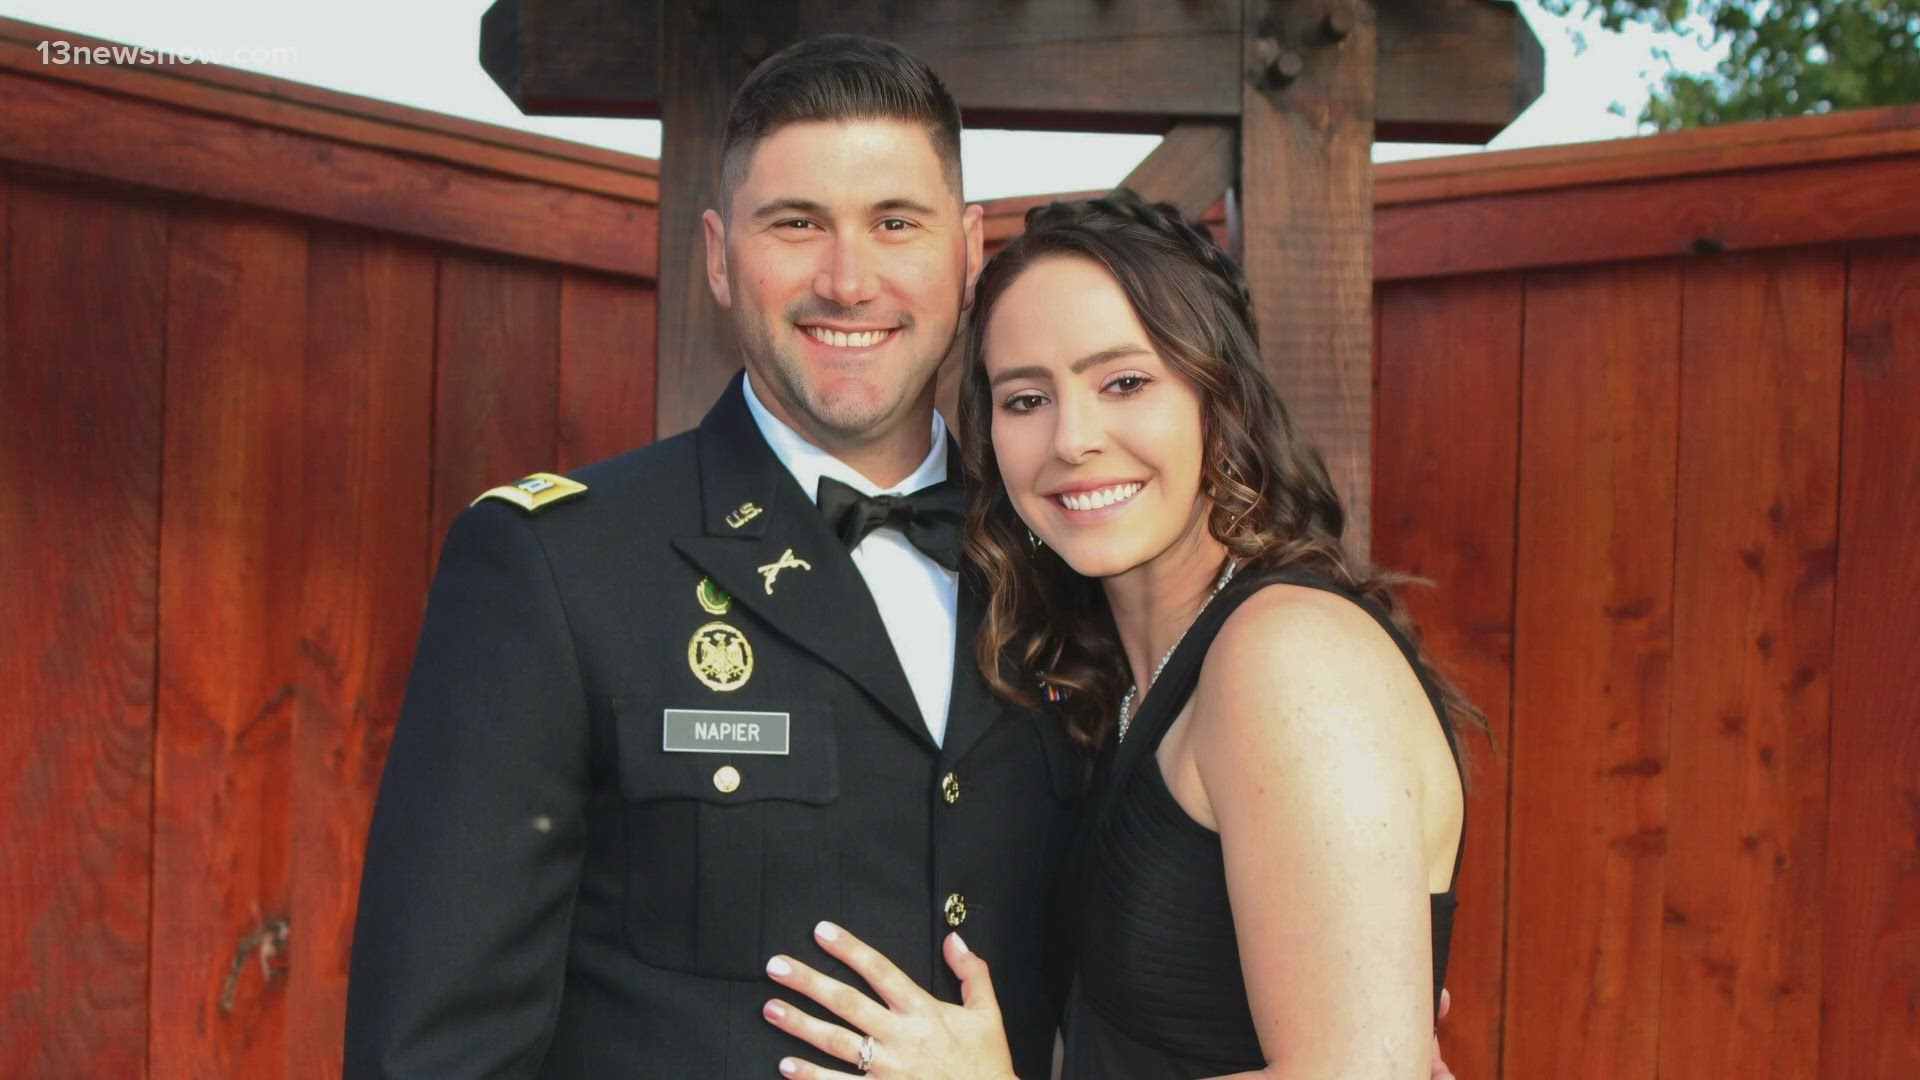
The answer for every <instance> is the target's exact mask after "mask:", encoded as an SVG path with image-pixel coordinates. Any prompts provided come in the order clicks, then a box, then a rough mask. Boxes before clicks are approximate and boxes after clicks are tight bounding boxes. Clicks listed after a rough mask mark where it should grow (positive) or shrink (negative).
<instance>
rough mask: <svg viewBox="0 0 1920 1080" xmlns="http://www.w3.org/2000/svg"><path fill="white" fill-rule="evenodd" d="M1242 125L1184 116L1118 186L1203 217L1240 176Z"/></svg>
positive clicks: (1197, 216) (1197, 218)
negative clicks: (1190, 118)
mask: <svg viewBox="0 0 1920 1080" xmlns="http://www.w3.org/2000/svg"><path fill="white" fill-rule="evenodd" d="M1238 129H1239V125H1237V124H1235V123H1234V122H1233V121H1231V120H1182V121H1181V122H1179V123H1177V124H1175V125H1173V127H1172V128H1170V129H1168V131H1167V134H1166V137H1164V138H1162V139H1161V140H1160V145H1159V146H1156V147H1154V148H1153V152H1152V153H1150V154H1148V155H1147V157H1146V160H1144V161H1142V162H1141V163H1140V164H1138V165H1135V166H1134V167H1133V171H1132V172H1130V173H1128V174H1127V178H1126V179H1125V180H1122V181H1120V185H1121V186H1122V187H1130V188H1132V189H1133V190H1135V191H1137V192H1139V193H1140V194H1142V195H1144V196H1146V197H1147V199H1148V200H1149V201H1152V202H1170V203H1172V204H1173V205H1175V206H1177V207H1179V208H1180V212H1181V213H1182V214H1185V215H1186V216H1187V217H1188V218H1189V219H1190V220H1193V221H1199V220H1201V219H1202V218H1204V217H1206V216H1207V211H1209V210H1211V209H1213V204H1214V203H1217V202H1219V201H1220V196H1222V195H1225V194H1226V193H1227V189H1229V188H1231V187H1233V183H1234V180H1235V179H1236V178H1237V177H1238V176H1239V175H1240V132H1239V130H1238Z"/></svg>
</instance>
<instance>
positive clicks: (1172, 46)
mask: <svg viewBox="0 0 1920 1080" xmlns="http://www.w3.org/2000/svg"><path fill="white" fill-rule="evenodd" d="M1266 2H1267V0H1245V6H1246V7H1247V8H1249V9H1252V8H1255V7H1259V6H1261V5H1263V4H1265V3H1266ZM1242 6H1243V5H1242V4H1241V3H1239V2H1235V0H1026V2H1013V3H994V4H981V3H978V2H976V0H921V2H918V3H901V2H900V0H831V2H828V0H799V2H795V3H784V4H776V3H752V4H742V3H738V2H728V0H691V2H687V0H679V2H673V3H664V4H663V3H662V0H497V2H496V3H495V4H494V5H493V7H492V8H491V9H489V10H488V11H487V13H486V15H485V16H484V17H483V18H482V20H481V27H480V54H481V65H482V66H483V67H485V68H486V70H487V72H488V73H489V74H490V75H492V76H493V79H494V81H495V82H497V83H499V84H500V87H501V89H503V90H505V91H506V93H507V96H508V97H510V98H512V99H513V101H514V102H515V103H516V104H517V105H519V107H520V109H521V111H523V112H526V113H529V114H533V115H565V116H628V117H657V116H659V115H661V87H662V85H664V83H663V81H662V74H663V68H662V64H663V62H664V61H663V59H662V57H663V45H664V44H665V43H666V42H667V41H669V40H670V39H668V38H667V37H665V36H664V35H663V34H662V33H661V28H662V24H661V22H660V19H661V16H662V13H663V12H664V11H667V10H670V9H683V8H684V9H687V13H688V14H690V15H691V16H692V18H693V20H694V21H695V22H696V23H700V22H705V23H717V22H722V21H727V22H734V23H736V24H737V25H738V27H739V30H740V39H741V40H740V41H739V43H738V46H737V48H739V49H742V50H744V51H745V52H747V53H748V54H755V53H757V54H758V56H764V55H766V53H767V52H769V51H770V50H772V49H774V48H778V47H779V46H781V45H784V44H786V43H787V41H788V40H789V39H788V38H787V37H786V36H785V35H784V34H783V33H782V32H781V31H780V27H781V26H789V27H794V28H797V29H798V30H799V31H800V32H802V33H805V34H809V35H811V34H823V33H830V32H835V31H844V32H852V33H863V34H871V35H873V36H875V37H882V38H886V39H888V40H890V41H896V42H899V43H900V44H901V45H904V46H906V47H907V48H909V49H911V50H913V52H914V53H915V54H917V55H919V56H921V57H923V58H925V59H926V60H927V62H928V63H930V64H932V65H933V67H934V69H935V70H936V71H938V72H940V74H941V76H942V77H943V78H945V79H946V80H947V83H948V85H949V86H950V87H951V88H952V89H953V92H954V97H955V99H956V100H958V101H959V102H960V105H961V109H962V111H963V112H964V113H965V115H966V121H967V124H968V126H970V127H1008V128H1025V129H1038V130H1062V131H1143V132H1155V133H1157V132H1162V131H1165V130H1166V129H1167V127H1168V124H1169V123H1170V122H1171V120H1172V119H1174V118H1180V117H1217V118H1219V117H1224V118H1231V117H1237V116H1239V115H1240V109H1241V106H1242V104H1243V98H1242V95H1241V91H1240V83H1241V71H1240V61H1241V54H1242V46H1241V21H1242V19H1241V11H1242ZM748 9H752V12H758V15H757V16H755V15H752V12H749V11H748ZM1378 9H1379V15H1378V27H1379V30H1378V47H1377V56H1378V69H1377V73H1376V78H1377V88H1378V89H1377V93H1376V95H1375V96H1376V100H1377V102H1378V107H1377V110H1376V122H1377V124H1378V136H1377V137H1378V138H1380V139H1385V140H1418V141H1438V142H1467V143H1473V142H1484V141H1486V140H1487V139H1488V138H1491V137H1492V136H1493V135H1494V134H1495V133H1497V132H1499V131H1500V130H1501V129H1503V128H1505V127H1506V126H1507V124H1509V123H1511V122H1512V120H1513V118H1514V117H1515V116H1518V115H1519V114H1520V111H1521V110H1522V109H1524V108H1526V107H1527V105H1528V104H1530V103H1531V102H1532V101H1533V100H1534V99H1535V98H1536V97H1538V96H1539V94H1540V90H1541V87H1542V85H1543V79H1544V62H1543V59H1542V56H1543V54H1542V52H1541V49H1540V43H1539V41H1538V40H1537V39H1535V38H1534V36H1533V33H1532V31H1531V30H1529V29H1528V27H1527V25H1526V23H1525V21H1524V20H1522V19H1521V18H1520V15H1519V13H1518V12H1517V11H1516V10H1515V9H1514V7H1513V5H1512V4H1510V3H1506V2H1504V0H1384V2H1382V3H1380V4H1379V5H1378ZM743 15H749V16H751V17H745V18H740V17H739V16H743ZM758 56H756V57H755V59H756V61H757V59H758Z"/></svg>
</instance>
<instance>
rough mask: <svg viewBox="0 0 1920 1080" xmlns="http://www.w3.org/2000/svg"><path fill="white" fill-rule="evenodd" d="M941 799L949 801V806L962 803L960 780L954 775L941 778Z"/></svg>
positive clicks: (950, 774)
mask: <svg viewBox="0 0 1920 1080" xmlns="http://www.w3.org/2000/svg"><path fill="white" fill-rule="evenodd" d="M940 797H941V798H942V799H945V800H946V801H947V805H948V806H952V805H953V804H954V803H957V802H959V801H960V778H959V777H957V776H955V775H953V774H952V773H948V774H947V775H945V776H943V777H941V778H940Z"/></svg>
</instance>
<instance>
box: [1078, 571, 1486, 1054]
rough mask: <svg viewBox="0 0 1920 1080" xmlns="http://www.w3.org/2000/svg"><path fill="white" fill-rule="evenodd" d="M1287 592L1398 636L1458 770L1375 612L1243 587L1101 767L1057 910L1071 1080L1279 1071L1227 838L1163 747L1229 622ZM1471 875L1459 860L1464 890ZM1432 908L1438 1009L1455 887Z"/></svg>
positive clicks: (1336, 589) (1231, 588) (1315, 580)
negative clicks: (1068, 963)
mask: <svg viewBox="0 0 1920 1080" xmlns="http://www.w3.org/2000/svg"><path fill="white" fill-rule="evenodd" d="M1275 582H1286V583H1290V584H1295V585H1303V586H1307V587H1310V588H1315V589H1322V590H1325V591H1327V592H1332V593H1335V594H1338V595H1340V596H1344V597H1346V598H1347V599H1348V600H1350V601H1352V602H1354V603H1356V604H1359V605H1360V607H1361V608H1363V609H1365V610H1366V611H1367V613H1368V614H1370V615H1372V616H1373V617H1374V619H1375V620H1377V621H1378V622H1379V623H1380V625H1381V626H1383V627H1384V628H1385V629H1386V631H1387V633H1388V634H1389V635H1390V636H1391V637H1392V638H1393V640H1394V643H1395V644H1397V645H1398V646H1399V647H1400V650H1401V652H1402V653H1403V654H1404V655H1406V657H1407V660H1408V663H1409V664H1411V665H1412V667H1413V669H1414V672H1415V673H1416V674H1417V675H1418V676H1419V678H1420V683H1421V686H1422V687H1423V688H1424V689H1425V690H1426V693H1427V698H1428V700H1429V702H1431V704H1432V706H1433V710H1434V714H1435V716H1436V718H1437V720H1438V722H1439V723H1440V725H1441V727H1442V729H1443V730H1445V732H1446V737H1447V745H1448V746H1449V748H1451V749H1452V750H1453V754H1454V761H1455V765H1456V767H1458V763H1459V756H1460V755H1459V746H1458V744H1457V742H1456V741H1455V733H1454V731H1453V729H1452V726H1451V725H1450V724H1449V723H1448V720H1447V713H1446V709H1445V708H1444V707H1443V706H1442V703H1441V697H1440V693H1439V690H1438V688H1437V687H1436V686H1435V685H1434V682H1433V680H1432V679H1431V678H1430V677H1429V676H1428V673H1427V672H1426V670H1425V669H1424V668H1423V667H1422V665H1421V664H1419V663H1418V662H1417V661H1416V659H1415V656H1416V654H1415V652H1414V650H1413V646H1412V644H1411V643H1410V642H1408V640H1407V639H1406V637H1405V635H1403V634H1402V633H1401V632H1400V630H1399V628H1398V627H1396V626H1394V625H1393V623H1392V622H1391V621H1390V620H1388V619H1387V618H1386V617H1385V615H1384V614H1383V613H1382V612H1381V611H1380V610H1379V609H1378V608H1377V607H1376V606H1375V605H1373V604H1372V603H1371V602H1369V601H1366V600H1364V599H1363V598H1361V597H1359V596H1356V595H1355V594H1353V593H1352V592H1350V591H1348V590H1346V589H1343V588H1341V587H1340V586H1338V585H1336V584H1335V583H1333V582H1332V581H1330V580H1329V579H1327V578H1325V577H1322V576H1320V575H1317V574H1310V573H1304V572H1301V571H1297V570H1288V571H1280V572H1277V573H1267V574H1260V575H1253V574H1248V575H1243V576H1242V577H1240V578H1236V579H1235V580H1233V581H1231V582H1230V583H1229V584H1228V586H1227V587H1226V588H1225V589H1223V590H1221V591H1220V593H1219V594H1218V595H1216V596H1215V597H1214V598H1213V599H1212V600H1211V601H1210V602H1209V603H1208V604H1207V606H1206V607H1205V608H1204V609H1203V610H1202V611H1201V613H1200V615H1199V617H1198V618H1196V619H1195V620H1194V623H1193V626H1192V628H1191V629H1189V630H1188V631H1187V635H1186V637H1185V638H1184V639H1183V640H1182V641H1181V642H1180V644H1179V645H1178V646H1177V647H1176V648H1175V649H1174V652H1173V654H1172V656H1171V657H1169V658H1168V660H1167V663H1166V666H1165V667H1164V668H1163V669H1162V671H1161V673H1160V676H1159V678H1158V679H1156V680H1155V682H1154V684H1153V686H1152V687H1150V688H1149V690H1148V693H1147V696H1146V699H1145V700H1144V701H1142V702H1141V703H1140V706H1139V709H1138V713H1137V715H1136V716H1135V718H1134V720H1133V722H1132V724H1131V727H1130V729H1129V730H1128V732H1127V737H1126V738H1125V739H1124V740H1120V741H1118V742H1117V743H1115V744H1110V745H1109V746H1108V748H1107V749H1106V751H1105V752H1104V753H1103V754H1102V755H1101V757H1100V760H1099V761H1098V763H1097V764H1096V765H1095V773H1094V787H1093V791H1092V792H1091V794H1090V797H1089V798H1088V800H1087V803H1086V807H1087V809H1086V811H1085V813H1086V817H1085V818H1084V819H1083V821H1082V825H1081V829H1080V836H1079V839H1078V842H1077V847H1078V851H1077V854H1076V857H1075V859H1074V864H1075V868H1074V869H1073V870H1072V871H1070V873H1069V875H1068V878H1067V881H1066V884H1065V885H1064V886H1063V888H1062V890H1061V892H1060V894H1059V896H1058V897H1057V901H1056V902H1057V903H1058V904H1059V905H1060V906H1059V908H1058V909H1057V915H1056V920H1057V921H1056V925H1058V926H1063V927H1071V928H1074V931H1075V932H1074V933H1072V934H1071V935H1070V936H1072V937H1073V938H1074V939H1075V942H1076V945H1075V953H1076V956H1075V959H1074V962H1073V968H1072V971H1073V983H1072V986H1071V989H1070V991H1069V995H1068V1000H1067V1015H1066V1022H1065V1026H1064V1038H1065V1049H1066V1056H1065V1071H1064V1074H1063V1075H1064V1077H1065V1078H1066V1080H1096V1078H1097V1080H1131V1078H1136V1077H1137V1078H1140V1080H1147V1078H1152V1080H1166V1078H1168V1077H1211V1076H1222V1075H1226V1074H1231V1073H1237V1072H1247V1071H1251V1070H1255V1069H1259V1068H1262V1067H1264V1066H1265V1065H1266V1058H1265V1056H1264V1054H1263V1053H1262V1051H1261V1048H1260V1040H1259V1037H1258V1035H1257V1034H1256V1032H1255V1030H1254V1024H1253V1015H1252V1012H1251V1010H1250V1008H1249V1006H1248V1003H1247V988H1246V983H1245V981H1244V979H1243V978H1242V975H1241V971H1240V953H1239V948H1238V944H1237V942H1236V940H1235V937H1234V930H1233V911H1232V909H1231V907H1230V906H1229V904H1228V898H1227V882H1226V873H1225V865H1224V861H1223V858H1222V854H1221V848H1220V836H1219V834H1218V833H1216V832H1214V831H1213V830H1211V829H1209V828H1207V827H1206V826H1204V825H1201V824H1200V823H1199V822H1197V821H1195V820H1193V818H1192V817H1190V816H1188V814H1187V812H1186V811H1185V810H1183V809H1182V808H1181V807H1180V804H1179V803H1177V802H1175V801H1174V798H1173V794H1172V793H1171V792H1170V791H1169V790H1168V789H1167V784H1166V781H1165V778H1164V777H1162V775H1161V773H1160V766H1159V763H1158V762H1157V761H1156V760H1155V757H1154V750H1155V748H1156V747H1158V746H1159V744H1160V740H1161V739H1162V738H1163V737H1164V736H1165V735H1166V732H1167V729H1168V727H1169V726H1171V725H1172V723H1173V720H1174V718H1175V717H1176V716H1178V715H1179V713H1180V710H1181V708H1182V707H1183V706H1184V705H1185V704H1186V701H1187V699H1188V698H1189V697H1190V696H1191V695H1192V693H1193V689H1194V686H1195V684H1196V683H1197V682H1198V681H1199V677H1200V666H1201V663H1202V661H1203V660H1204V659H1205V657H1206V653H1207V649H1208V647H1209V646H1211V645H1212V643H1213V639H1214V637H1215V635H1217V634H1218V633H1219V632H1220V627H1221V625H1222V624H1223V623H1224V622H1225V621H1226V619H1227V616H1228V615H1230V614H1232V612H1233V611H1234V609H1235V608H1237V607H1239V605H1240V604H1241V603H1243V602H1244V601H1245V600H1246V599H1247V598H1248V597H1250V596H1252V595H1253V594H1254V593H1255V592H1257V591H1259V589H1260V588H1261V587H1263V586H1265V585H1269V584H1273V583H1275ZM1458 874H1459V857H1458V854H1457V853H1456V855H1455V859H1454V875H1455V880H1456V881H1457V879H1458ZM1271 902H1273V903H1276V904H1284V903H1286V902H1287V898H1286V897H1285V896H1284V895H1280V896H1275V897H1273V899H1272V901H1271ZM1429 902H1430V909H1431V913H1432V933H1433V986H1434V990H1433V993H1434V995H1435V997H1436V1003H1437V998H1438V995H1439V987H1440V986H1441V985H1442V984H1443V982H1444V980H1445V977H1446V969H1447V948H1448V943H1449V941H1450V939H1451V937H1452V931H1453V915H1454V903H1455V897H1454V885H1453V884H1449V885H1448V887H1447V891H1446V892H1444V893H1436V894H1432V895H1431V896H1430V898H1429Z"/></svg>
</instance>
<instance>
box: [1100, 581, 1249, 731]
mask: <svg viewBox="0 0 1920 1080" xmlns="http://www.w3.org/2000/svg"><path fill="white" fill-rule="evenodd" d="M1239 568H1240V567H1239V564H1237V563H1234V562H1228V563H1227V568H1226V569H1225V570H1222V571H1220V577H1219V580H1217V581H1215V582H1214V583H1213V591H1212V592H1210V593H1208V594H1207V603H1212V602H1213V598H1214V597H1216V596H1219V595H1220V590H1221V589H1224V588H1226V587H1227V582H1228V581H1230V580H1232V578H1233V572H1234V571H1235V570H1238V569H1239ZM1206 606H1207V605H1206V604H1201V605H1200V607H1201V610H1203V611H1204V610H1205V609H1206ZM1199 618H1200V617H1199V616H1198V615H1197V614H1196V615H1195V616H1194V621H1195V622H1198V621H1199ZM1191 629H1193V623H1188V624H1187V629H1186V630H1182V631H1180V636H1179V637H1177V638H1174V639H1173V645H1172V646H1171V647H1169V648H1168V649H1167V651H1166V652H1164V653H1162V654H1161V655H1160V662H1159V663H1157V664H1155V665H1153V676H1152V679H1151V681H1152V682H1159V681H1160V672H1161V670H1162V669H1164V668H1165V667H1166V666H1167V661H1169V660H1171V659H1173V651H1174V649H1178V648H1179V647H1180V643H1181V642H1183V641H1185V640H1187V630H1191ZM1139 690H1140V684H1139V683H1134V684H1133V685H1132V686H1129V687H1127V692H1126V693H1125V694H1123V695H1121V697H1120V733H1119V735H1117V736H1116V737H1115V738H1116V741H1118V740H1119V739H1124V738H1126V737H1127V728H1128V727H1129V726H1131V725H1132V724H1133V698H1134V695H1135V694H1136V693H1138V692H1139Z"/></svg>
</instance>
